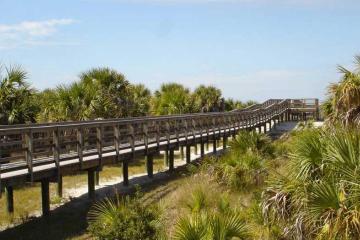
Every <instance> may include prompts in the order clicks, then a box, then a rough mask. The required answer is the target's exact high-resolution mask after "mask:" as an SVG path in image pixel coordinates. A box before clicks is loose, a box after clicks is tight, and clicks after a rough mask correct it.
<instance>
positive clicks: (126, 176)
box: [122, 159, 129, 186]
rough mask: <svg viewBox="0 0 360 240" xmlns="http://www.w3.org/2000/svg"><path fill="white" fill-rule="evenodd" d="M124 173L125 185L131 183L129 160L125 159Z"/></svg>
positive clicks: (123, 164)
mask: <svg viewBox="0 0 360 240" xmlns="http://www.w3.org/2000/svg"><path fill="white" fill-rule="evenodd" d="M122 173H123V185H124V186H128V185H129V161H128V159H124V160H123V163H122Z"/></svg>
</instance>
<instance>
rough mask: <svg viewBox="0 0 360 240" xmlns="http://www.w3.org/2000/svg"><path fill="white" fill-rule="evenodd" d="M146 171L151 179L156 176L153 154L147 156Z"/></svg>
mask: <svg viewBox="0 0 360 240" xmlns="http://www.w3.org/2000/svg"><path fill="white" fill-rule="evenodd" d="M146 171H147V175H148V177H149V178H153V175H154V157H153V155H152V154H148V155H147V156H146Z"/></svg>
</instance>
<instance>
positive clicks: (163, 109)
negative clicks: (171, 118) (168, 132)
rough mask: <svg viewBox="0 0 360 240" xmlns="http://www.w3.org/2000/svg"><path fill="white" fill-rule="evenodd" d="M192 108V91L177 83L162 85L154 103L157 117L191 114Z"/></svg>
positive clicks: (153, 108) (156, 93) (153, 109)
mask: <svg viewBox="0 0 360 240" xmlns="http://www.w3.org/2000/svg"><path fill="white" fill-rule="evenodd" d="M192 107H193V106H192V103H191V96H190V90H189V89H188V88H185V87H184V86H182V85H180V84H177V83H166V84H162V85H161V87H160V90H158V91H156V92H155V94H154V98H153V101H152V112H153V113H154V114H156V115H166V114H182V113H189V112H191V111H192Z"/></svg>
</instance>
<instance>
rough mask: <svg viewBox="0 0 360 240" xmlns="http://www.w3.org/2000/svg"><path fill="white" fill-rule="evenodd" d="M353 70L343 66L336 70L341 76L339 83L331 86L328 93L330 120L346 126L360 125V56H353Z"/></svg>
mask: <svg viewBox="0 0 360 240" xmlns="http://www.w3.org/2000/svg"><path fill="white" fill-rule="evenodd" d="M355 66H356V68H355V70H354V71H351V70H348V69H347V68H345V67H343V66H339V67H338V69H339V71H340V73H341V74H342V75H343V77H342V79H341V80H340V82H339V83H334V84H331V85H330V86H329V88H328V93H329V96H330V101H331V105H332V107H331V110H330V109H329V107H328V112H331V114H330V118H331V120H332V121H333V122H334V121H341V122H343V123H344V124H346V125H351V124H353V123H355V124H359V123H360V56H355Z"/></svg>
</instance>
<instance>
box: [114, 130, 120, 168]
mask: <svg viewBox="0 0 360 240" xmlns="http://www.w3.org/2000/svg"><path fill="white" fill-rule="evenodd" d="M114 145H115V152H116V161H117V162H120V126H119V125H117V124H116V125H115V126H114Z"/></svg>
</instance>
